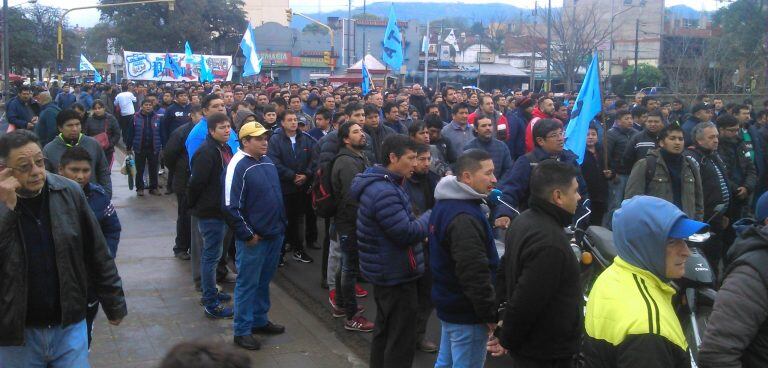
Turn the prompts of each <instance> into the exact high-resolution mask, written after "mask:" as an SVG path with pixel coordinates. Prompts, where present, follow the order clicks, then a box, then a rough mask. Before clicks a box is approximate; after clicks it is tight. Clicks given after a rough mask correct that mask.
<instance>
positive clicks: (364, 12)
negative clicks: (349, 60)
mask: <svg viewBox="0 0 768 368" xmlns="http://www.w3.org/2000/svg"><path fill="white" fill-rule="evenodd" d="M365 5H366V1H365V0H363V19H362V20H363V22H365V21H366V19H365V18H366V16H367V15H368V12H367V11H366V10H365ZM366 33H368V32H367V28H363V58H365V55H368V44H366V43H365V42H366V41H365V38H366V37H365V36H366Z"/></svg>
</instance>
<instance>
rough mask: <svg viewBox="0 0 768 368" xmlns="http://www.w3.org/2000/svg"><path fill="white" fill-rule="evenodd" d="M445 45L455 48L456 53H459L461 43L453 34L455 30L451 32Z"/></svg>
mask: <svg viewBox="0 0 768 368" xmlns="http://www.w3.org/2000/svg"><path fill="white" fill-rule="evenodd" d="M445 43H447V44H449V45H451V46H453V49H454V50H456V52H458V51H459V42H458V41H456V35H455V34H453V30H451V33H449V34H448V37H446V38H445Z"/></svg>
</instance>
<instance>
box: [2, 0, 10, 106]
mask: <svg viewBox="0 0 768 368" xmlns="http://www.w3.org/2000/svg"><path fill="white" fill-rule="evenodd" d="M8 36H9V35H8V0H3V102H5V103H8V97H10V96H8V95H9V92H8V91H9V89H8V78H10V72H9V71H8V70H9V69H10V67H11V65H10V59H9V58H8V43H9V42H8V41H9V40H10V37H8Z"/></svg>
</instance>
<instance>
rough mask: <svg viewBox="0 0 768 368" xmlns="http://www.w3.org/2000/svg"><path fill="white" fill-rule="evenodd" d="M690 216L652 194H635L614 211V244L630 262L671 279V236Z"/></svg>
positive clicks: (664, 278)
mask: <svg viewBox="0 0 768 368" xmlns="http://www.w3.org/2000/svg"><path fill="white" fill-rule="evenodd" d="M684 217H686V216H685V214H684V213H683V212H682V211H680V209H678V208H677V207H676V206H675V205H674V204H672V203H670V202H667V201H665V200H663V199H660V198H656V197H650V196H635V197H632V198H630V199H627V200H625V201H624V202H622V203H621V208H619V209H618V210H616V212H614V214H613V243H614V244H615V245H616V252H617V254H618V255H619V257H621V259H623V260H624V261H626V262H627V263H629V264H631V265H633V266H635V267H639V268H642V269H644V270H648V271H649V272H651V273H653V274H654V275H655V276H656V277H658V278H659V279H660V280H662V281H664V282H667V281H669V279H668V278H667V277H666V269H667V268H666V254H667V253H666V249H667V235H668V234H669V232H670V230H672V227H673V226H674V225H675V222H677V220H679V219H681V218H684Z"/></svg>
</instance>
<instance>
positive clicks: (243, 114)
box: [232, 107, 256, 132]
mask: <svg viewBox="0 0 768 368" xmlns="http://www.w3.org/2000/svg"><path fill="white" fill-rule="evenodd" d="M249 116H253V117H254V118H256V114H254V113H253V111H251V110H248V109H246V108H244V107H241V108H240V109H238V110H237V114H235V116H234V117H233V118H232V122H233V123H234V124H235V125H234V126H233V127H232V129H234V130H236V131H238V132H239V131H240V127H242V126H243V122H244V121H245V119H247V118H248V117H249Z"/></svg>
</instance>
